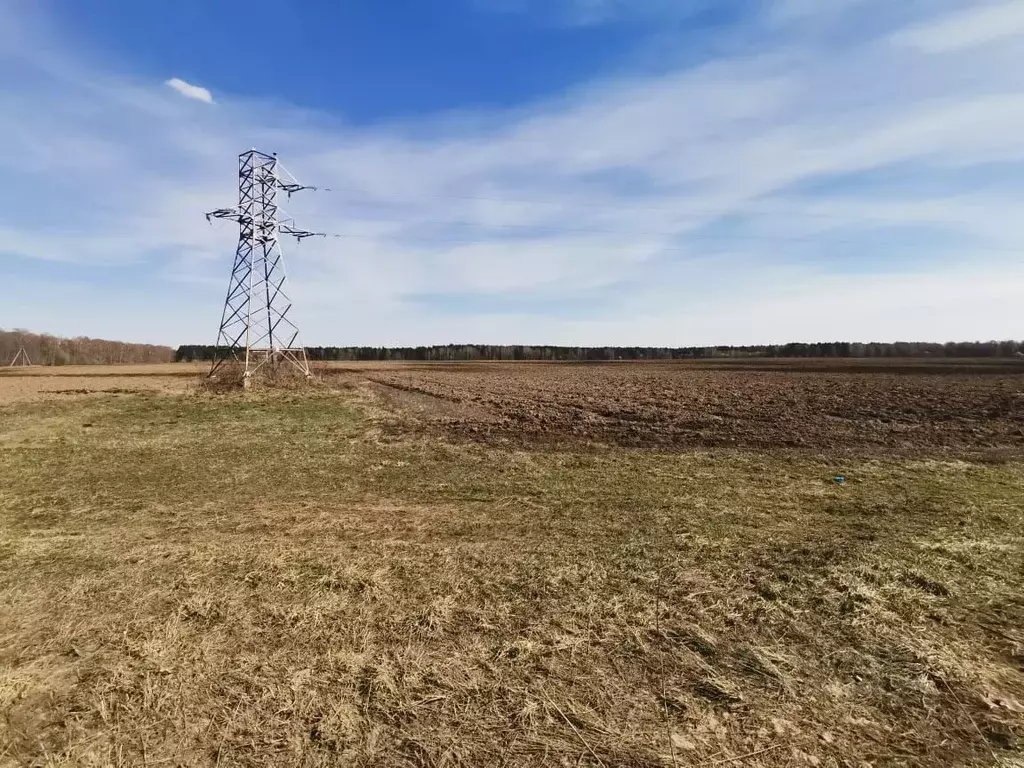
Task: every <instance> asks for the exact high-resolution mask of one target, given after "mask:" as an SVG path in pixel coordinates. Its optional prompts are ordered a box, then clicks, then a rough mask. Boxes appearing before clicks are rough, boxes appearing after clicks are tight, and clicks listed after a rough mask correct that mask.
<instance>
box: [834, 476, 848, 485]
mask: <svg viewBox="0 0 1024 768" xmlns="http://www.w3.org/2000/svg"><path fill="white" fill-rule="evenodd" d="M832 482H834V483H835V484H836V485H842V484H843V483H845V482H846V475H836V476H835V477H833V478H832Z"/></svg>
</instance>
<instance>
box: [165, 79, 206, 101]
mask: <svg viewBox="0 0 1024 768" xmlns="http://www.w3.org/2000/svg"><path fill="white" fill-rule="evenodd" d="M164 85H168V86H170V87H171V88H173V89H174V90H176V91H177V92H178V93H180V94H181V95H182V96H184V97H185V98H186V99H195V100H196V101H201V102H203V103H204V104H213V95H212V94H211V93H210V92H209V91H208V90H207V89H206V88H203V87H201V86H198V85H192V83H186V82H185V81H184V80H181V79H179V78H177V77H172V78H171V79H170V80H166V81H164Z"/></svg>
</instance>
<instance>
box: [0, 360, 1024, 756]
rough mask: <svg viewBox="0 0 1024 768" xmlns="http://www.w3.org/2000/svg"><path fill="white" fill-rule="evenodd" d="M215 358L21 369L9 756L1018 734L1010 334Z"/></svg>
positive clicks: (599, 751)
mask: <svg viewBox="0 0 1024 768" xmlns="http://www.w3.org/2000/svg"><path fill="white" fill-rule="evenodd" d="M196 370H197V369H196V368H195V367H191V368H190V367H188V366H154V367H153V368H151V369H150V368H146V367H139V366H133V367H125V368H92V369H84V368H79V369H77V370H72V369H29V370H28V371H0V562H2V568H0V712H2V717H0V765H2V766H8V765H10V766H28V765H32V766H71V765H75V766H79V765H80V766H107V765H124V766H127V765H133V766H135V765H138V766H193V765H196V766H198V765H210V766H218V765H220V766H231V765H236V766H242V765H244V766H257V765H260V766H263V765H282V766H285V765H288V766H291V765H301V766H410V767H412V766H448V767H450V768H455V767H456V766H508V767H510V768H511V767H512V766H568V767H572V766H591V767H593V766H605V767H607V768H611V767H612V766H634V767H636V768H640V767H641V766H642V767H645V768H654V767H655V766H660V767H663V768H674V767H677V766H678V767H679V768H683V767H687V768H690V767H696V766H851V767H852V766H856V767H858V768H860V767H861V766H991V765H996V766H1021V765H1024V753H1022V750H1024V431H1022V430H1024V404H1022V402H1024V394H1022V393H1024V369H1022V368H1020V367H1019V366H1013V365H988V366H986V365H982V364H969V363H956V364H942V365H937V364H899V365H879V364H861V363H851V362H845V363H835V364H821V363H815V364H797V363H774V364H770V365H768V364H753V363H749V364H738V365H732V366H728V365H726V366H723V365H718V364H697V363H688V364H678V365H677V364H651V365H640V364H613V365H602V366H589V365H588V366H572V365H531V364H523V365H519V364H498V365H471V366H458V365H455V366H430V365H335V366H331V367H330V368H328V369H326V370H325V371H324V372H323V379H322V382H321V383H320V384H319V386H317V387H315V388H314V389H312V390H311V391H308V392H259V391H249V392H246V393H244V394H242V393H237V394H229V395H214V394H210V393H206V392H203V391H201V390H200V389H199V388H198V387H197V386H196V383H195V374H196ZM839 474H842V475H844V476H845V478H846V480H845V482H844V483H837V482H835V480H834V477H835V476H836V475H839Z"/></svg>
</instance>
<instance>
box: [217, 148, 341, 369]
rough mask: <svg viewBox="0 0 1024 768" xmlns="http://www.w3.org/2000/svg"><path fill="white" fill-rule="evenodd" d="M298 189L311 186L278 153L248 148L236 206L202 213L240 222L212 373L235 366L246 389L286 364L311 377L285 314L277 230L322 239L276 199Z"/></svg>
mask: <svg viewBox="0 0 1024 768" xmlns="http://www.w3.org/2000/svg"><path fill="white" fill-rule="evenodd" d="M303 189H316V187H307V186H303V185H302V184H299V183H298V182H297V181H296V180H295V178H294V177H293V176H292V175H291V174H290V173H288V171H286V170H284V168H282V167H281V165H280V163H278V161H277V155H276V154H274V155H268V154H265V153H263V152H258V151H257V150H255V149H250V150H249V151H248V152H243V153H242V154H240V155H239V156H238V206H237V207H235V208H219V209H217V210H216V211H210V212H209V213H207V214H206V219H207V221H210V220H211V219H215V218H216V219H230V220H232V221H237V222H238V230H239V233H238V248H237V249H236V250H235V263H234V267H233V268H232V270H231V280H230V281H229V282H228V294H227V298H226V299H225V300H224V312H223V314H222V315H221V320H220V330H219V331H218V332H217V349H216V352H215V354H214V360H213V367H212V368H211V370H210V376H215V375H216V374H217V373H218V372H219V371H220V370H221V369H222V368H223V367H225V366H227V365H232V366H237V367H239V368H240V369H241V373H242V385H243V386H248V384H249V381H250V379H251V378H252V376H253V375H254V374H256V373H257V372H260V371H262V370H264V369H270V370H273V369H276V368H278V367H279V366H281V365H283V364H288V365H290V366H293V367H294V368H296V369H297V370H298V371H299V372H300V373H301V374H302V375H304V376H306V377H308V376H309V375H310V373H309V361H308V360H307V359H306V350H305V348H304V347H302V346H301V345H300V344H299V343H298V339H299V329H298V326H296V325H295V323H294V322H293V321H292V319H291V318H290V317H289V316H288V313H289V311H290V310H291V308H292V302H291V299H289V298H288V294H287V293H285V269H284V254H282V252H281V245H280V243H279V242H278V235H291V236H292V237H294V238H296V240H298V241H299V242H301V241H302V240H303V239H304V238H307V237H324V235H323V234H322V233H319V232H307V231H305V230H302V229H298V228H296V226H295V221H294V220H293V219H291V218H290V217H289V216H287V214H285V212H284V211H283V210H282V209H281V208H280V207H279V206H278V204H277V193H278V192H279V191H281V192H285V193H286V194H287V195H288V197H289V198H290V197H291V196H292V193H294V192H299V191H301V190H303Z"/></svg>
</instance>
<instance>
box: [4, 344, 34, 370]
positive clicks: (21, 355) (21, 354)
mask: <svg viewBox="0 0 1024 768" xmlns="http://www.w3.org/2000/svg"><path fill="white" fill-rule="evenodd" d="M19 365H22V366H29V365H32V361H31V360H29V359H28V352H26V351H25V348H24V347H22V348H21V349H19V350H18V354H16V355H15V356H14V359H13V360H11V364H10V366H9V367H11V368H14V367H15V366H19Z"/></svg>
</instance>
